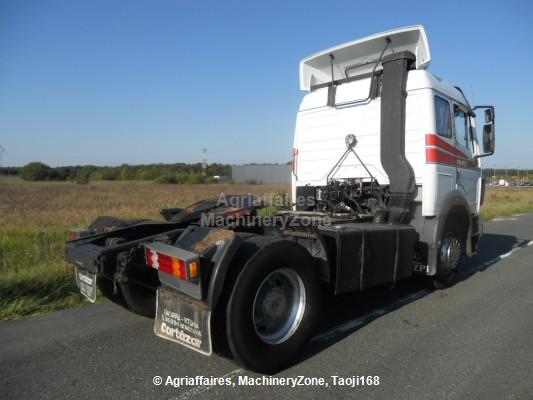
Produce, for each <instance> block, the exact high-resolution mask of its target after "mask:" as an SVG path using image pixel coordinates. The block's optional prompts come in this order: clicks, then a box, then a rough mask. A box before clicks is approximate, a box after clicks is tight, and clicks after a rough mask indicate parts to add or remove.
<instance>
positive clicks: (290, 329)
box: [253, 268, 306, 344]
mask: <svg viewBox="0 0 533 400" xmlns="http://www.w3.org/2000/svg"><path fill="white" fill-rule="evenodd" d="M305 305H306V301H305V286H304V284H303V282H302V279H301V278H300V276H299V275H298V274H297V273H296V272H295V271H293V270H292V269H288V268H280V269H277V270H275V271H273V272H271V273H270V274H269V275H268V276H267V277H266V278H265V279H264V280H263V282H261V285H259V288H258V290H257V292H256V294H255V298H254V304H253V325H254V329H255V332H256V333H257V336H259V338H260V339H261V340H262V341H263V342H265V343H268V344H279V343H282V342H284V341H286V340H288V339H289V338H290V337H291V336H292V335H293V334H294V332H296V330H297V329H298V327H299V326H300V323H301V321H302V317H303V314H304V311H305Z"/></svg>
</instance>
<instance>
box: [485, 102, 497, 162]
mask: <svg viewBox="0 0 533 400" xmlns="http://www.w3.org/2000/svg"><path fill="white" fill-rule="evenodd" d="M486 116H487V114H486V112H485V118H486ZM494 147H495V127H494V125H493V124H486V125H483V152H484V153H489V154H493V153H494Z"/></svg>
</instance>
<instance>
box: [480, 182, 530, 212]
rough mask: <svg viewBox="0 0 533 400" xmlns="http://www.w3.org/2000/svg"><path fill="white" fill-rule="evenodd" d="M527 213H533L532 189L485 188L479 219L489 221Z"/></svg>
mask: <svg viewBox="0 0 533 400" xmlns="http://www.w3.org/2000/svg"><path fill="white" fill-rule="evenodd" d="M529 211H533V187H524V188H520V187H492V188H487V192H486V194H485V202H484V204H483V206H482V207H481V217H482V218H483V219H484V220H491V219H493V218H496V217H505V216H508V215H513V214H519V213H523V212H529Z"/></svg>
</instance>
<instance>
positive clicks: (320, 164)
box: [292, 26, 494, 275]
mask: <svg viewBox="0 0 533 400" xmlns="http://www.w3.org/2000/svg"><path fill="white" fill-rule="evenodd" d="M401 52H408V53H410V54H411V55H412V56H414V57H412V59H410V60H409V65H408V66H407V72H406V76H405V82H404V85H405V86H404V87H402V88H400V90H405V109H402V108H401V107H400V106H397V105H395V106H394V109H391V110H390V111H391V112H393V113H399V114H403V115H400V120H401V123H403V124H404V131H403V132H398V133H397V135H400V136H403V138H402V140H401V142H402V143H400V144H399V146H397V147H396V148H395V149H393V152H394V153H403V154H404V156H405V161H406V165H408V166H410V168H406V170H409V169H410V170H412V173H413V177H412V179H413V184H414V186H415V190H414V192H413V209H414V210H413V217H412V218H411V219H410V220H409V224H411V225H413V226H415V227H416V228H417V232H418V233H419V235H420V239H421V240H420V244H421V246H419V248H421V249H424V250H423V251H422V252H423V253H424V254H421V255H419V257H420V259H421V260H422V261H423V264H424V265H423V266H422V265H419V266H418V268H419V269H420V270H423V271H424V273H426V274H428V275H435V274H436V273H437V264H438V260H437V254H436V251H435V250H436V248H437V247H439V241H440V240H441V236H442V235H439V232H438V230H439V225H442V224H444V223H445V222H446V220H447V219H448V217H449V216H450V213H455V214H461V217H460V218H461V222H460V223H459V224H461V225H463V226H462V227H461V229H464V230H465V231H466V232H467V233H465V249H464V250H466V251H467V252H468V253H469V254H472V253H473V252H475V250H476V245H477V239H478V238H479V232H480V227H479V218H478V213H479V208H480V205H481V203H482V201H483V192H484V190H483V185H484V183H483V180H482V176H481V163H480V158H481V157H483V156H486V155H490V154H492V152H493V151H494V148H493V147H494V109H493V108H492V107H490V106H483V107H481V108H485V109H486V110H487V113H486V116H487V118H486V123H487V125H486V126H485V127H484V131H485V132H486V133H485V136H486V138H485V139H486V140H485V142H486V144H487V149H486V152H482V150H481V147H480V145H479V142H478V138H477V134H476V126H475V111H474V109H475V108H472V107H471V106H470V104H469V102H468V100H467V99H466V97H465V95H464V93H463V92H462V90H461V89H460V88H459V87H456V86H453V85H451V84H449V83H447V82H446V81H444V80H442V79H441V78H439V77H437V76H435V75H433V74H432V73H431V72H429V71H428V67H429V64H430V62H431V55H430V50H429V45H428V40H427V35H426V32H425V30H424V28H423V27H422V26H413V27H406V28H400V29H396V30H393V31H388V32H384V33H380V34H376V35H373V36H370V37H367V38H364V39H359V40H356V41H353V42H349V43H345V44H342V45H339V46H336V47H333V48H330V49H327V50H324V51H321V52H319V53H317V54H314V55H311V56H309V57H307V58H305V59H303V60H302V61H301V63H300V88H301V89H302V90H304V91H305V92H307V93H306V94H305V95H304V97H303V99H302V101H301V104H300V108H299V110H298V113H297V118H296V129H295V135H294V146H293V170H292V196H293V198H294V199H297V200H298V201H296V205H295V210H314V209H316V207H314V206H310V205H309V203H313V204H315V203H317V202H320V195H321V192H323V188H327V186H328V185H329V184H330V183H331V182H335V183H336V184H337V185H339V184H341V185H342V184H344V186H345V187H346V185H347V184H348V183H350V182H357V184H358V185H362V184H364V183H368V182H371V181H375V182H376V183H377V184H379V185H385V186H387V185H390V183H391V180H390V175H391V174H390V173H387V171H386V170H385V168H384V166H383V165H384V161H386V160H384V157H385V158H386V157H387V155H384V153H383V151H382V150H383V149H386V148H387V147H390V146H391V144H390V143H387V142H385V141H384V142H382V139H384V137H383V135H382V134H381V130H382V127H383V125H382V121H383V120H385V119H390V118H391V114H390V113H389V112H386V111H384V108H383V106H382V96H381V90H382V88H383V64H384V63H383V61H384V60H385V61H386V59H387V57H390V56H392V55H394V54H400V53H401ZM476 109H477V108H476ZM349 135H353V136H354V137H355V140H356V145H355V147H354V148H353V150H354V151H353V152H350V153H349V154H348V156H347V157H345V158H344V159H343V160H342V162H340V163H337V162H338V161H339V158H340V157H341V156H342V155H343V154H344V153H345V150H346V140H347V139H346V138H347V137H348V136H349ZM385 140H387V138H385ZM488 142H490V143H488ZM491 146H492V147H491ZM404 175H405V173H404ZM400 179H402V178H401V177H400ZM315 190H316V191H318V192H317V195H318V196H319V197H318V199H317V197H316V195H315V193H314V192H315ZM309 195H310V196H311V197H312V198H311V201H306V200H309V199H308V198H306V197H308V196H309ZM317 200H318V201H317ZM452 205H453V206H454V207H451V206H452ZM348 207H349V206H348ZM354 211H355V210H354ZM369 211H372V210H369ZM450 218H454V217H453V216H452V217H450ZM440 229H442V227H440ZM431 249H433V250H434V251H433V252H431ZM430 253H433V254H430ZM422 267H423V268H422Z"/></svg>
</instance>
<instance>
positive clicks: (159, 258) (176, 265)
mask: <svg viewBox="0 0 533 400" xmlns="http://www.w3.org/2000/svg"><path fill="white" fill-rule="evenodd" d="M145 256H146V265H148V266H149V267H150V268H154V269H157V270H159V271H161V272H165V273H167V274H169V275H172V276H175V277H176V278H178V279H183V280H187V265H186V263H185V261H184V260H181V259H179V258H176V257H171V256H169V255H167V254H163V253H161V252H156V251H154V250H152V249H150V248H149V247H145ZM189 270H190V272H189V279H191V280H194V279H197V278H198V267H197V263H196V262H191V263H189Z"/></svg>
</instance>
